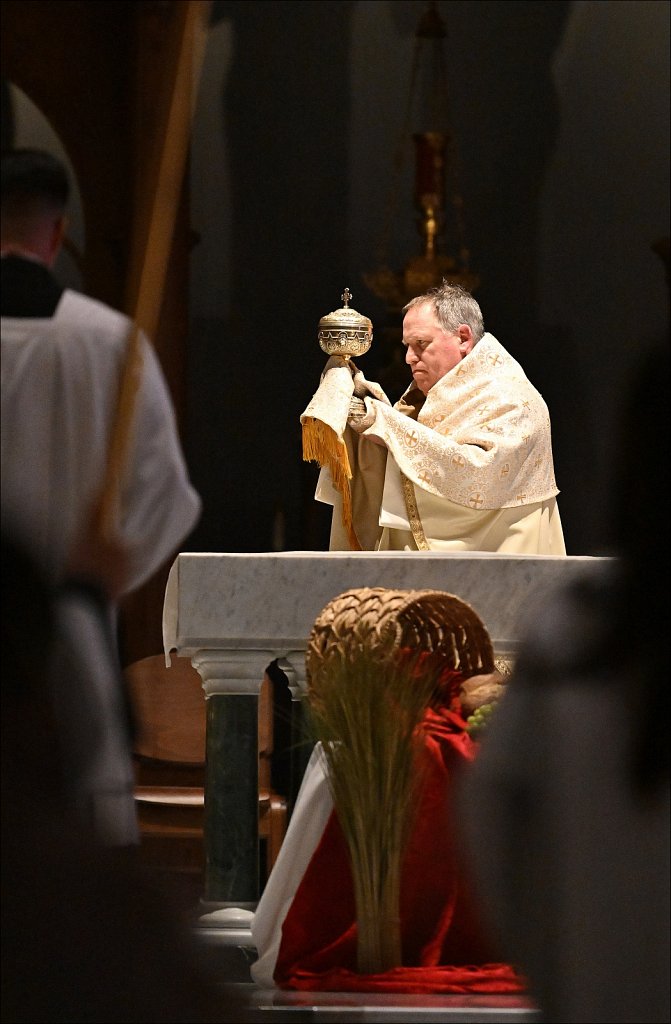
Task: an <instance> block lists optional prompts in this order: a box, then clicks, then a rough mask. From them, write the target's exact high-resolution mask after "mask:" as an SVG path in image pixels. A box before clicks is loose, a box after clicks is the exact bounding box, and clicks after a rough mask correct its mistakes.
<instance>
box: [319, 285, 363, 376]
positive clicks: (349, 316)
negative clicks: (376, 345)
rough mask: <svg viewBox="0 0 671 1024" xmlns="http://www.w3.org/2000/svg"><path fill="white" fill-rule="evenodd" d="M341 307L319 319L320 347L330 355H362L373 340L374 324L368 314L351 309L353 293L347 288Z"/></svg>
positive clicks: (348, 356) (342, 297) (342, 296)
mask: <svg viewBox="0 0 671 1024" xmlns="http://www.w3.org/2000/svg"><path fill="white" fill-rule="evenodd" d="M340 298H341V299H342V303H343V304H342V307H341V309H336V310H334V311H333V312H332V313H327V315H326V316H323V317H322V318H321V320H320V321H319V335H318V337H319V347H320V348H321V349H322V351H323V352H326V353H327V355H329V356H344V357H345V359H349V358H350V356H362V355H365V353H366V352H367V351H368V349H369V348H370V346H371V342H372V340H373V324H372V321H371V320H369V319H368V317H367V316H363V315H362V314H361V313H357V311H356V309H351V307H350V305H349V303H350V301H351V299H352V298H353V295H352V293H351V291H350V290H349V288H345V290H344V292H343V293H342V295H341V296H340Z"/></svg>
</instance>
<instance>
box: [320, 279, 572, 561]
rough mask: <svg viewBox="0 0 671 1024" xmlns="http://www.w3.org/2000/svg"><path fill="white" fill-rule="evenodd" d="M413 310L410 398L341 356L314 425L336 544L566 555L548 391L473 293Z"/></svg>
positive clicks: (330, 371)
mask: <svg viewBox="0 0 671 1024" xmlns="http://www.w3.org/2000/svg"><path fill="white" fill-rule="evenodd" d="M403 313H404V319H403V345H404V346H405V349H406V355H405V361H406V363H407V364H408V366H409V367H410V370H411V372H412V377H413V382H412V384H411V385H410V386H409V387H408V388H407V390H406V391H405V393H404V394H403V395H402V397H401V398H400V399H399V401H398V402H397V403H396V404H395V405H393V406H392V405H391V403H390V401H389V399H388V398H387V396H386V395H385V394H384V392H383V391H382V389H381V388H380V387H379V385H377V384H375V383H373V382H370V381H367V380H366V379H365V377H364V376H363V374H362V373H361V371H360V370H359V369H358V368H357V366H356V364H355V363H354V361H353V360H352V359H350V358H348V357H345V356H341V355H332V356H331V358H330V359H329V361H328V363H327V364H326V368H325V370H324V373H323V375H322V380H321V383H320V387H319V389H318V391H317V392H316V394H315V395H314V397H313V399H312V400H311V402H310V404H309V405H308V407H307V408H306V410H305V412H304V413H303V415H302V417H301V422H302V425H303V440H304V454H305V455H306V457H307V458H315V459H316V460H317V461H319V462H320V463H321V465H322V473H321V474H320V478H319V482H318V486H317V493H316V498H317V500H320V501H325V502H327V503H329V504H331V505H333V507H334V515H333V521H332V529H331V538H330V548H331V549H332V550H342V549H345V550H350V549H354V550H357V549H361V550H380V551H389V550H392V551H393V550H401V551H417V550H419V551H422V550H430V551H488V552H500V553H503V554H530V555H565V554H566V549H565V545H564V538H563V531H562V526H561V520H560V517H559V510H558V507H557V500H556V498H557V494H558V488H557V485H556V482H555V476H554V464H553V455H552V440H551V429H550V416H549V412H548V408H547V405H546V403H545V401H544V399H543V398H542V396H541V395H540V393H539V392H538V391H537V390H536V388H535V387H534V386H533V384H532V383H531V382H530V381H529V379H528V378H527V376H526V374H525V373H524V370H523V369H522V367H521V366H520V364H519V363H518V362H517V361H516V360H515V359H514V358H513V357H512V356H511V355H510V354H509V353H508V352H507V351H506V350H505V349H504V347H503V346H502V345H501V343H500V342H499V341H497V339H496V338H495V337H494V336H493V335H491V334H489V333H486V332H485V330H484V324H483V317H482V312H481V310H480V306H479V305H478V303H477V302H476V300H475V299H474V298H473V296H472V295H470V294H469V293H468V292H467V291H466V290H465V289H463V288H462V287H461V286H459V285H455V284H450V283H449V282H448V281H446V280H444V281H443V283H442V284H441V285H440V286H438V287H434V288H431V289H429V290H428V291H427V292H425V293H424V294H422V295H419V296H417V297H416V298H414V299H412V300H411V301H410V302H409V303H408V304H407V305H406V306H405V307H404V309H403ZM328 435H331V436H330V443H327V444H326V446H323V445H321V446H320V441H323V439H324V437H325V436H328Z"/></svg>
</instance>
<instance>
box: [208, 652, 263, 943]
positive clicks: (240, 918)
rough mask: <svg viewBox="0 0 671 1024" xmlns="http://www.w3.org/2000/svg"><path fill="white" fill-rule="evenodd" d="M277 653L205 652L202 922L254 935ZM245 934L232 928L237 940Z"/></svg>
mask: <svg viewBox="0 0 671 1024" xmlns="http://www.w3.org/2000/svg"><path fill="white" fill-rule="evenodd" d="M273 657H274V652H272V651H258V650H253V651H245V650H228V651H227V650H215V651H205V650H204V651H199V652H197V653H196V654H195V655H194V657H193V658H192V664H193V666H194V668H195V669H196V670H197V671H198V673H199V674H200V676H201V679H202V680H203V689H204V691H205V698H206V722H207V733H206V757H205V823H204V843H205V892H204V896H203V901H202V902H203V911H204V914H203V916H202V917H201V918H200V920H199V924H200V925H203V926H204V927H208V928H222V929H231V931H232V932H236V933H237V932H240V936H239V938H244V937H245V936H246V935H247V930H248V928H249V922H250V921H251V918H252V917H253V913H254V910H255V909H256V905H257V903H258V900H259V896H260V851H259V746H258V723H259V692H260V689H261V683H262V680H263V673H264V671H265V668H266V666H267V665H268V664H269V662H270V661H271V660H272V658H273ZM237 937H238V936H234V935H233V934H231V940H234V939H235V938H237Z"/></svg>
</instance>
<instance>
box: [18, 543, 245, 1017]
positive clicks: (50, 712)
mask: <svg viewBox="0 0 671 1024" xmlns="http://www.w3.org/2000/svg"><path fill="white" fill-rule="evenodd" d="M2 566H3V572H2V612H3V614H2V659H3V663H2V668H3V684H2V746H1V754H2V805H1V812H2V1021H3V1022H5V1021H6V1022H7V1024H23V1022H26V1024H27V1022H35V1021H40V1022H52V1021H53V1022H56V1021H58V1022H63V1024H65V1022H68V1024H78V1022H98V1021H100V1022H103V1021H106V1022H119V1024H122V1022H145V1021H146V1022H147V1024H149V1022H151V1024H161V1022H165V1024H169V1022H170V1024H179V1022H187V1021H188V1022H215V1021H216V1022H220V1024H221V1022H230V1024H233V1022H236V1024H237V1022H240V1021H245V1020H249V1019H250V1018H249V1017H247V1016H245V1013H244V1011H243V1010H242V1009H241V1007H240V1006H239V1005H238V999H237V997H236V996H235V995H234V994H231V992H230V991H228V990H226V989H225V988H224V987H223V986H219V985H216V986H215V985H214V983H213V981H212V978H211V977H210V976H209V975H208V974H207V972H206V971H205V969H204V967H202V966H201V964H200V963H199V954H200V955H202V951H199V950H197V949H196V948H195V940H194V939H193V936H192V934H191V933H190V931H189V927H188V923H187V921H186V920H183V918H182V916H181V914H180V913H179V912H178V910H177V904H176V903H175V905H174V906H173V905H172V902H171V901H169V900H168V901H166V894H165V891H164V890H162V889H160V888H158V887H156V888H155V887H154V886H153V884H152V882H151V879H150V877H149V876H148V875H147V874H146V873H145V872H144V869H142V868H141V867H140V865H139V863H138V862H137V861H136V860H135V856H134V855H135V851H134V849H133V848H128V849H120V848H119V847H118V846H113V845H109V846H104V845H102V844H101V842H100V839H99V833H98V830H97V828H96V827H95V822H93V821H91V820H90V819H89V818H87V816H86V815H83V814H81V813H79V808H78V807H77V806H76V805H73V801H72V792H73V788H74V789H77V788H78V786H77V782H76V779H73V777H72V776H73V773H77V772H81V773H83V774H86V772H87V771H88V761H89V760H90V759H93V761H94V762H95V759H96V750H97V747H98V744H99V743H100V742H101V736H100V727H101V723H100V721H99V719H98V718H97V717H95V716H93V717H91V718H87V717H86V714H85V709H86V708H87V706H88V704H89V702H90V694H89V691H90V681H89V679H88V678H87V677H86V676H82V674H81V671H79V670H78V664H79V663H78V661H77V659H76V658H73V660H72V662H71V669H72V671H71V674H70V675H69V677H68V684H69V690H70V700H69V701H68V702H67V703H64V702H63V701H62V700H61V696H62V686H61V683H60V682H59V680H58V679H57V676H56V675H55V674H54V670H53V667H54V655H55V653H56V649H57V648H58V649H59V651H60V650H61V649H62V647H63V646H65V645H67V644H68V643H69V642H70V639H71V638H70V637H69V636H68V635H67V634H66V633H65V632H63V629H62V623H61V620H60V616H59V607H58V605H59V596H58V594H57V593H56V592H55V591H54V590H53V589H52V588H51V587H50V586H49V585H48V583H47V582H46V580H45V577H44V574H43V573H42V572H41V571H40V569H39V567H38V566H37V564H36V563H35V561H34V560H33V559H32V558H31V557H30V556H28V554H27V553H26V551H25V550H24V549H23V548H22V547H21V545H19V544H17V543H16V542H14V541H13V540H11V539H8V538H7V537H6V536H5V535H3V538H2ZM75 639H76V638H75ZM55 664H56V667H57V670H60V668H61V667H62V666H63V664H64V663H63V661H62V658H61V654H60V653H59V654H58V655H57V658H56V662H55Z"/></svg>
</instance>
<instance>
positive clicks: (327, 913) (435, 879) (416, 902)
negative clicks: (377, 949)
mask: <svg viewBox="0 0 671 1024" xmlns="http://www.w3.org/2000/svg"><path fill="white" fill-rule="evenodd" d="M445 696H447V694H445ZM452 706H453V707H456V706H458V705H456V704H455V702H454V700H453V699H452ZM422 728H423V731H424V740H425V742H424V750H425V754H426V767H425V769H424V768H423V771H424V775H423V783H422V792H421V796H420V799H419V801H418V809H417V814H416V820H415V823H414V827H413V828H412V831H411V836H410V840H409V843H408V848H407V851H406V854H405V858H404V863H403V883H402V892H401V934H402V945H403V966H402V967H397V968H394V969H393V970H390V971H386V972H385V973H384V974H377V975H361V974H358V973H357V969H356V966H357V939H356V912H355V903H354V894H353V886H352V877H351V870H350V865H349V855H348V851H347V845H346V842H345V839H344V836H343V834H342V831H341V829H340V825H339V822H338V819H337V816H336V814H335V812H333V813H332V814H331V817H330V819H329V821H328V822H327V825H326V828H325V830H324V833H323V835H322V838H321V841H320V843H319V845H318V846H317V848H316V850H315V852H314V854H313V857H312V859H311V861H310V863H309V865H308V867H307V869H306V872H305V874H304V876H303V878H302V880H301V883H300V885H299V887H298V889H297V891H296V894H295V897H294V900H293V902H292V905H291V907H290V909H289V912H288V913H287V916H286V918H285V921H284V925H283V929H282V940H281V943H280V949H279V953H278V957H277V962H276V966H275V974H274V978H275V982H276V984H277V985H278V986H279V987H280V988H292V989H303V990H312V991H318V990H322V991H324V990H329V991H382V992H385V991H389V992H393V991H398V992H413V993H421V992H520V991H524V990H525V989H526V985H525V983H524V981H523V979H522V978H520V976H519V975H517V974H516V973H515V971H514V970H513V969H512V968H511V967H509V966H508V965H506V964H502V963H499V962H497V957H496V955H495V952H494V950H493V949H492V947H491V945H490V944H489V942H488V941H487V939H486V938H485V935H484V932H483V930H482V928H481V926H480V924H479V922H478V919H477V914H476V911H475V908H474V906H473V902H472V900H471V898H470V886H469V885H468V884H467V883H466V881H465V871H464V866H463V864H462V863H459V862H458V851H457V848H456V846H455V843H454V829H453V828H452V827H451V821H452V816H453V812H452V808H451V803H450V793H451V789H452V786H451V781H452V780H453V778H454V774H455V773H456V772H457V771H458V770H459V767H460V766H461V765H463V764H464V763H465V762H467V761H470V760H472V758H473V757H474V756H475V751H476V744H475V743H474V742H473V741H472V740H471V738H470V737H469V735H468V733H467V732H466V731H465V729H466V726H465V722H464V721H463V719H462V718H461V716H460V715H459V714H458V713H457V712H456V711H454V710H449V709H448V708H446V707H442V708H440V709H437V710H432V709H428V710H427V711H426V713H425V717H424V721H423V725H422Z"/></svg>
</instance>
